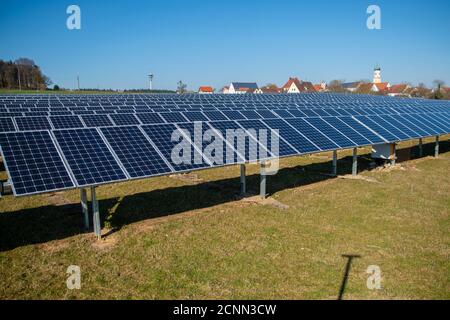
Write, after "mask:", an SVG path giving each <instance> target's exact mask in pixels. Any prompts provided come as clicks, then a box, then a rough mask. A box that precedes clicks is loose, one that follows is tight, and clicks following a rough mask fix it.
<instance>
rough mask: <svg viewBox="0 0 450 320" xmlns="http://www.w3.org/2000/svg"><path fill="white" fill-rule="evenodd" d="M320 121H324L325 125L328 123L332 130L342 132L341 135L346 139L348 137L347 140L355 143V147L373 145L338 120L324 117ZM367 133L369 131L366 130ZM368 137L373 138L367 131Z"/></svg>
mask: <svg viewBox="0 0 450 320" xmlns="http://www.w3.org/2000/svg"><path fill="white" fill-rule="evenodd" d="M322 119H323V120H324V121H326V122H327V123H329V124H330V125H331V126H333V127H334V128H336V129H337V130H339V132H342V134H344V135H345V136H346V137H348V138H349V139H351V140H352V141H354V142H355V143H356V145H358V146H368V145H371V144H372V143H373V142H372V141H370V140H369V139H368V138H366V137H365V136H364V135H362V134H360V133H358V131H356V130H354V129H353V128H351V127H350V126H348V125H347V124H345V123H344V122H342V121H341V120H339V118H336V117H324V118H322ZM350 119H351V118H350ZM367 131H369V130H367ZM369 135H370V136H373V135H374V134H373V133H372V132H370V131H369Z"/></svg>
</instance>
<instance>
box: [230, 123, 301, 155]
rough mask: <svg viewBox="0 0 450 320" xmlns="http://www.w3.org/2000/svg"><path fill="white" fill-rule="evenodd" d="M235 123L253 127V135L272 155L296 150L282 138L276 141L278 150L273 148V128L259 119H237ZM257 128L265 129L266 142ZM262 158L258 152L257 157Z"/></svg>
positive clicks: (288, 153)
mask: <svg viewBox="0 0 450 320" xmlns="http://www.w3.org/2000/svg"><path fill="white" fill-rule="evenodd" d="M237 123H238V124H239V125H240V126H241V127H243V128H244V129H246V130H252V129H253V130H254V131H255V132H254V136H255V137H256V138H257V139H258V141H259V142H260V143H262V144H263V145H264V146H265V147H266V149H267V150H268V151H270V153H271V154H272V155H275V156H281V157H285V156H291V155H295V154H297V151H296V150H295V149H293V148H292V147H291V146H290V145H289V144H288V143H286V141H284V139H282V138H281V139H279V141H278V150H275V149H274V148H273V146H272V132H273V131H274V130H273V129H271V128H269V127H268V126H267V125H265V124H264V123H263V122H261V121H259V120H238V121H237ZM259 130H265V131H266V137H267V138H266V139H267V143H265V142H264V139H262V137H261V134H260V131H259ZM255 134H256V135H255ZM277 136H278V135H277ZM262 158H264V157H261V155H259V154H258V159H262Z"/></svg>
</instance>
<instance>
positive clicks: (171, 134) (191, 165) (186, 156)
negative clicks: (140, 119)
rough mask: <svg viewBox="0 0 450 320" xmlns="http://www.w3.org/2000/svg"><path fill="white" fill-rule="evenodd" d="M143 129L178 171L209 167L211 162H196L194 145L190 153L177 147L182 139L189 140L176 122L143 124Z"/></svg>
mask: <svg viewBox="0 0 450 320" xmlns="http://www.w3.org/2000/svg"><path fill="white" fill-rule="evenodd" d="M142 129H144V131H145V133H146V134H147V135H148V137H149V138H150V140H151V141H152V142H153V143H154V144H155V146H156V147H157V148H158V150H159V151H160V152H161V154H162V155H163V156H164V157H165V158H166V159H167V160H168V161H169V163H170V165H171V166H172V167H173V168H174V169H175V171H176V172H181V171H190V170H194V169H201V168H206V167H209V164H207V163H205V162H203V161H202V163H195V159H194V155H195V153H194V150H193V147H192V145H191V147H190V149H189V150H190V151H189V153H187V152H186V153H183V152H182V150H178V149H176V148H175V147H176V146H177V145H179V144H180V143H181V142H182V141H185V142H187V140H186V139H185V138H184V136H183V135H182V133H181V132H180V131H179V130H178V129H177V127H176V126H175V125H174V124H158V125H145V126H142ZM172 138H175V139H172ZM172 140H174V141H172ZM177 151H178V152H177ZM172 153H173V154H172Z"/></svg>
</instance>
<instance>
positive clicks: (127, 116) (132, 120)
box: [109, 113, 140, 126]
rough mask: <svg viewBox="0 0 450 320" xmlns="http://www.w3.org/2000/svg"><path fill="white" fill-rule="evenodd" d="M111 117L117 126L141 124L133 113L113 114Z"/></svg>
mask: <svg viewBox="0 0 450 320" xmlns="http://www.w3.org/2000/svg"><path fill="white" fill-rule="evenodd" d="M109 117H110V118H111V120H112V121H113V122H114V124H115V125H117V126H130V125H136V124H140V122H139V120H138V119H137V118H136V117H135V116H134V114H131V113H121V114H111V115H110V116H109Z"/></svg>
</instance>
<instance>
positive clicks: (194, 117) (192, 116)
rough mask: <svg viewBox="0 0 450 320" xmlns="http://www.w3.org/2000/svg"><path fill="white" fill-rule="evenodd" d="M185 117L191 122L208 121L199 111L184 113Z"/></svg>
mask: <svg viewBox="0 0 450 320" xmlns="http://www.w3.org/2000/svg"><path fill="white" fill-rule="evenodd" d="M183 115H184V116H185V117H186V118H187V119H188V120H189V121H191V122H194V121H208V118H206V117H205V116H204V115H203V113H201V112H199V111H195V112H194V111H189V112H183Z"/></svg>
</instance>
